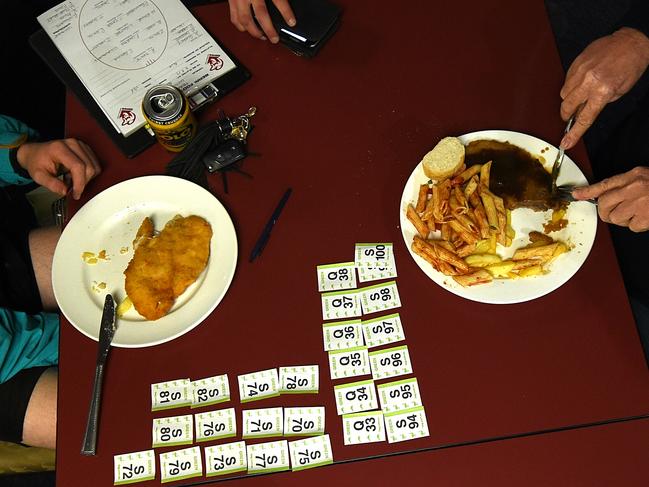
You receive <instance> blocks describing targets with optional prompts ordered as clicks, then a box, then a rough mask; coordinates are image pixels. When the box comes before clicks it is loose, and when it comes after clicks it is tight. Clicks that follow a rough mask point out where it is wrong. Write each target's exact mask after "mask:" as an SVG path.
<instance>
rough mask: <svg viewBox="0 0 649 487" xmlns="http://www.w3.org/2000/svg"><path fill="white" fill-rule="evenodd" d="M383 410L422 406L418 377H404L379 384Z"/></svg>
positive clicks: (399, 409) (386, 411)
mask: <svg viewBox="0 0 649 487" xmlns="http://www.w3.org/2000/svg"><path fill="white" fill-rule="evenodd" d="M378 390H379V401H380V402H381V410H382V411H383V412H384V413H389V412H392V411H402V410H404V409H411V408H414V407H417V406H421V405H422V403H421V397H420V395H419V385H418V384H417V379H416V378H414V377H413V378H412V379H404V380H397V381H394V382H386V383H385V384H380V385H379V386H378Z"/></svg>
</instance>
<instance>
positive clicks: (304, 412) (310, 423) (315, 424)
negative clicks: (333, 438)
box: [284, 406, 325, 436]
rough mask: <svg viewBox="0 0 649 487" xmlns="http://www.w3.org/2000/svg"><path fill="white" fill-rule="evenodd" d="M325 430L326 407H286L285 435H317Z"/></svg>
mask: <svg viewBox="0 0 649 487" xmlns="http://www.w3.org/2000/svg"><path fill="white" fill-rule="evenodd" d="M324 431H325V408H324V407H322V406H310V407H301V408H284V436H315V435H322V434H324Z"/></svg>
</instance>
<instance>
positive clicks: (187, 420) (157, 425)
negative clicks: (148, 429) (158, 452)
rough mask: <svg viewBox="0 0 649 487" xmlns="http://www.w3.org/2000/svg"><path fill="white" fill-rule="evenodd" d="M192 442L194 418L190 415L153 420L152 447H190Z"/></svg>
mask: <svg viewBox="0 0 649 487" xmlns="http://www.w3.org/2000/svg"><path fill="white" fill-rule="evenodd" d="M193 442H194V417H193V416H192V415H191V414H187V415H184V416H172V417H169V418H155V419H154V420H153V447H154V448H157V447H160V446H178V445H191V444H192V443H193Z"/></svg>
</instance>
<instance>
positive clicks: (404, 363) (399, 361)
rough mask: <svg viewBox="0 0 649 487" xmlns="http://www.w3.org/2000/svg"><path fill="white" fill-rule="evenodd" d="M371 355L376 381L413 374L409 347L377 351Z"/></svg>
mask: <svg viewBox="0 0 649 487" xmlns="http://www.w3.org/2000/svg"><path fill="white" fill-rule="evenodd" d="M369 355H370V366H371V368H372V377H373V378H374V380H378V379H387V378H388V377H396V376H399V375H406V374H412V364H411V363H410V354H409V353H408V346H407V345H402V346H400V347H393V348H386V349H383V350H376V351H374V352H370V354H369Z"/></svg>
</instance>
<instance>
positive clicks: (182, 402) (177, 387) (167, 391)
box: [151, 379, 192, 411]
mask: <svg viewBox="0 0 649 487" xmlns="http://www.w3.org/2000/svg"><path fill="white" fill-rule="evenodd" d="M191 393H192V391H191V381H190V380H189V379H177V380H170V381H167V382H158V383H157V384H151V410H152V411H161V410H163V409H172V408H181V407H185V406H191V404H192V395H191Z"/></svg>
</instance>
